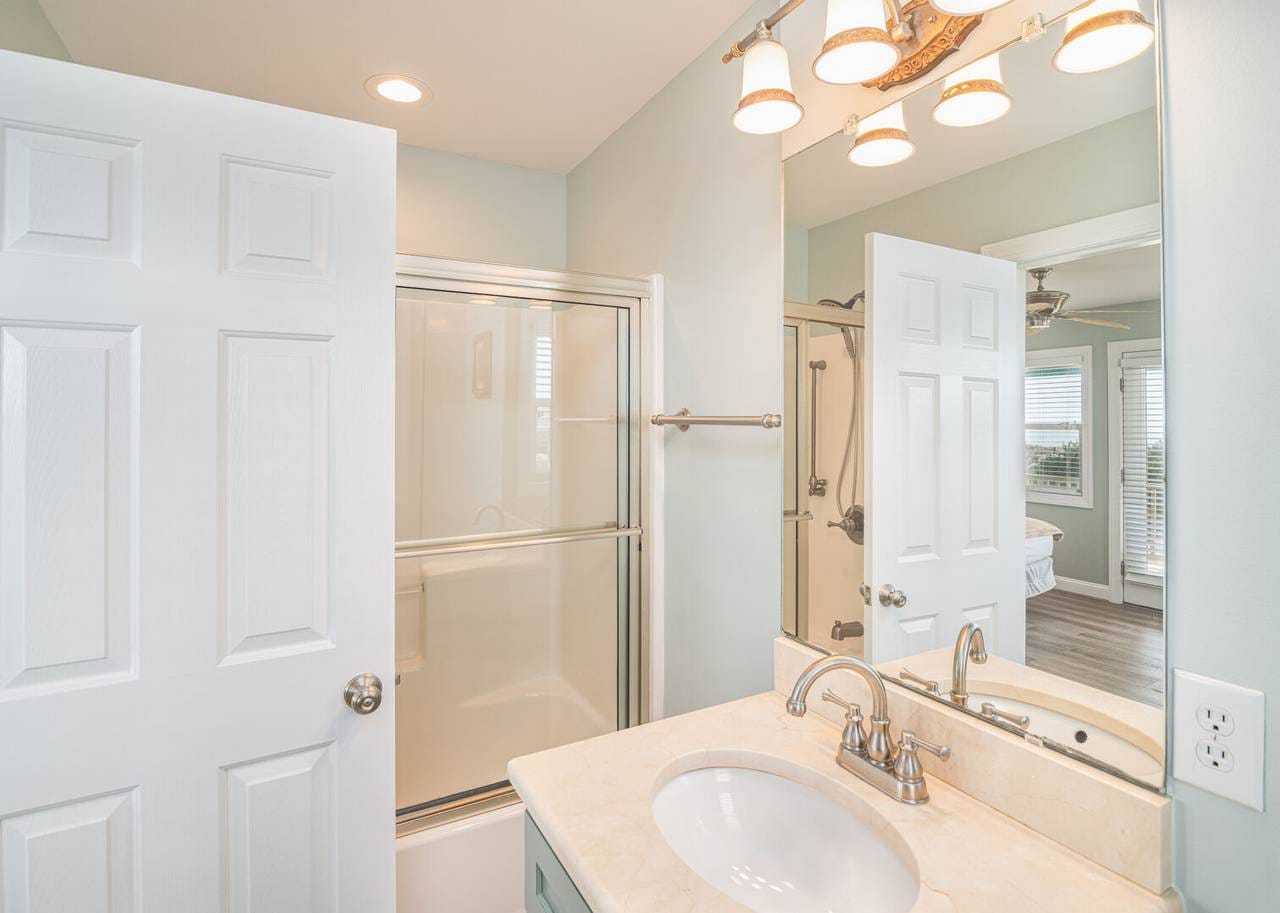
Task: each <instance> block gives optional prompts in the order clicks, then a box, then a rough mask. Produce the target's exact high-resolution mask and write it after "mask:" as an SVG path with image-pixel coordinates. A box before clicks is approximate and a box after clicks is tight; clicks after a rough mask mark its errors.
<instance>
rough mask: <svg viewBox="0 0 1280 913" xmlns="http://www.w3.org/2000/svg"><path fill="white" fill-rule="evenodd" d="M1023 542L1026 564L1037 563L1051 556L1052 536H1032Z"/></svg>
mask: <svg viewBox="0 0 1280 913" xmlns="http://www.w3.org/2000/svg"><path fill="white" fill-rule="evenodd" d="M1024 541H1025V542H1026V546H1025V549H1026V557H1027V564H1031V563H1032V562H1033V561H1039V560H1040V559H1041V558H1048V557H1050V556H1051V555H1052V554H1053V537H1052V536H1033V537H1031V538H1030V539H1026V540H1024Z"/></svg>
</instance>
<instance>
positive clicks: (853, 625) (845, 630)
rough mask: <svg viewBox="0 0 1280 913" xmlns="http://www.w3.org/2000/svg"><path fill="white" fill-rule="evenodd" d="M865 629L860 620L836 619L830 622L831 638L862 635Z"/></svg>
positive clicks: (840, 638) (839, 638)
mask: <svg viewBox="0 0 1280 913" xmlns="http://www.w3.org/2000/svg"><path fill="white" fill-rule="evenodd" d="M864 633H865V629H864V628H863V627H862V622H860V621H841V620H840V619H838V618H837V619H836V620H835V621H834V622H832V623H831V639H832V640H844V639H845V638H846V637H862V636H863V635H864Z"/></svg>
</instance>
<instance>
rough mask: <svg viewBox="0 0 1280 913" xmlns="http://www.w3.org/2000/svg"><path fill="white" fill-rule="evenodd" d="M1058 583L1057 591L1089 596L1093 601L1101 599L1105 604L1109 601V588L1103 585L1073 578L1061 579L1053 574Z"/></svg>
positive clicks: (1061, 577) (1059, 575)
mask: <svg viewBox="0 0 1280 913" xmlns="http://www.w3.org/2000/svg"><path fill="white" fill-rule="evenodd" d="M1054 577H1055V578H1057V581H1058V587H1057V588H1058V589H1060V590H1064V591H1065V592H1068V593H1075V594H1076V595H1077V596H1091V597H1093V598H1094V599H1101V600H1103V601H1105V602H1110V601H1111V587H1110V586H1108V585H1107V584H1105V583H1092V582H1090V581H1088V580H1076V579H1075V578H1074V577H1063V576H1062V575H1061V574H1054Z"/></svg>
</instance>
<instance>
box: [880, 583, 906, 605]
mask: <svg viewBox="0 0 1280 913" xmlns="http://www.w3.org/2000/svg"><path fill="white" fill-rule="evenodd" d="M880 604H881V605H882V606H895V607H896V608H899V609H900V608H902V607H903V606H904V605H906V604H907V594H906V593H904V592H902V590H900V589H898V588H897V587H895V586H894V585H893V584H892V583H886V584H885V585H884V586H882V587H880Z"/></svg>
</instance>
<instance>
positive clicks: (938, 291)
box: [782, 2, 1166, 790]
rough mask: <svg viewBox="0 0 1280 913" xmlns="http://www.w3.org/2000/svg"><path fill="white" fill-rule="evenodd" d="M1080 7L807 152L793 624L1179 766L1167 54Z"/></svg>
mask: <svg viewBox="0 0 1280 913" xmlns="http://www.w3.org/2000/svg"><path fill="white" fill-rule="evenodd" d="M1142 7H1143V10H1142V12H1143V14H1144V15H1145V17H1146V19H1147V20H1148V21H1154V14H1155V11H1154V10H1153V9H1152V8H1151V4H1150V3H1146V2H1144V3H1143V4H1142ZM1066 28H1067V23H1066V22H1065V21H1063V20H1058V21H1053V22H1048V23H1045V24H1044V31H1043V33H1042V34H1040V35H1039V36H1038V37H1034V38H1033V39H1032V40H1023V38H1022V36H1021V35H1007V36H1005V38H1004V41H1003V43H1002V42H1001V41H1000V40H999V36H996V38H995V40H993V39H992V36H990V35H985V36H984V40H986V41H988V42H989V44H988V46H991V47H994V48H996V49H997V51H998V54H997V56H996V57H992V58H986V59H985V60H984V61H983V62H981V63H980V64H979V66H980V68H981V72H971V73H969V74H967V78H966V79H962V80H956V79H951V80H947V81H946V84H944V78H945V76H944V75H942V74H943V73H944V71H945V70H947V69H948V68H947V67H945V66H944V67H939V68H938V70H939V75H937V76H936V78H935V77H934V76H933V75H931V76H926V77H925V78H923V79H920V80H918V83H919V86H918V88H917V89H916V90H915V91H914V92H913V93H912V94H910V95H909V96H907V97H906V98H905V100H903V101H901V102H899V103H897V104H894V105H892V106H890V107H888V108H885V109H882V110H881V111H879V112H875V111H866V112H856V113H857V114H858V115H859V116H860V117H861V120H859V121H857V122H856V123H853V124H851V126H850V127H849V128H848V129H846V131H845V132H842V133H839V134H836V135H834V136H831V137H829V138H827V139H826V140H824V141H822V142H820V143H817V144H816V145H813V146H811V147H809V148H808V149H805V150H804V151H802V152H800V153H798V154H796V155H794V156H792V157H791V158H789V159H788V160H787V161H786V162H785V164H784V177H785V223H786V235H785V237H786V249H785V296H786V306H785V318H784V326H783V337H782V338H783V346H784V353H785V355H784V365H785V372H786V374H785V384H786V388H785V404H786V406H785V408H786V411H787V414H786V416H785V417H784V418H785V423H784V431H785V433H786V435H787V446H786V460H785V473H784V475H785V477H784V489H785V503H784V507H785V512H784V516H783V527H782V532H783V549H784V563H783V566H784V576H785V583H784V595H783V602H782V612H783V628H784V630H785V631H786V633H788V634H789V635H791V636H793V637H796V638H798V639H800V640H803V641H805V642H807V643H809V644H812V645H814V646H816V647H818V648H820V649H822V650H826V651H830V652H839V653H848V654H852V655H856V656H860V657H863V658H865V659H867V660H868V661H870V662H873V663H875V664H876V665H877V666H878V667H879V668H880V669H881V671H882V673H883V674H884V676H885V678H886V679H887V680H892V681H894V682H895V683H897V684H898V685H900V686H902V687H908V688H915V689H917V690H918V691H920V692H921V693H924V694H928V695H930V696H931V697H934V698H936V699H937V700H939V701H944V702H946V703H948V704H950V705H952V706H953V707H955V708H956V709H957V710H959V711H962V712H966V713H970V714H973V715H974V716H976V717H981V718H983V719H985V720H987V721H988V722H990V723H991V725H993V726H999V727H1001V728H1003V729H1005V730H1007V731H1009V732H1012V733H1015V734H1021V735H1024V736H1026V737H1028V738H1030V739H1032V740H1034V741H1037V742H1040V743H1042V744H1043V745H1045V746H1047V747H1049V748H1051V749H1053V750H1057V751H1062V752H1064V753H1066V754H1069V755H1071V756H1073V757H1075V758H1076V759H1078V760H1079V761H1080V762H1081V763H1089V764H1093V765H1095V766H1097V767H1099V768H1101V769H1104V770H1107V771H1109V772H1111V773H1113V774H1115V775H1116V776H1119V777H1122V778H1124V779H1126V780H1128V781H1130V782H1132V783H1135V784H1138V785H1142V786H1145V787H1147V788H1151V789H1157V790H1160V789H1163V787H1164V782H1165V776H1164V757H1165V751H1164V740H1165V739H1164V732H1165V724H1164V703H1165V695H1164V682H1165V674H1164V643H1165V638H1164V617H1163V605H1164V598H1163V597H1164V593H1163V585H1164V579H1165V515H1166V503H1165V484H1164V452H1165V451H1164V415H1165V409H1164V371H1163V363H1162V345H1161V247H1160V240H1161V239H1160V224H1161V222H1160V180H1159V143H1158V135H1159V134H1158V125H1157V105H1156V100H1157V70H1156V57H1157V55H1156V53H1155V52H1154V50H1153V49H1152V48H1150V47H1148V48H1147V49H1146V50H1145V51H1143V52H1142V53H1139V54H1137V55H1136V56H1134V57H1132V58H1131V59H1129V60H1127V61H1125V62H1123V63H1120V64H1118V65H1115V66H1111V67H1109V68H1107V69H1104V70H1100V71H1097V72H1090V73H1074V74H1069V73H1066V72H1063V71H1062V70H1061V69H1059V68H1058V67H1056V66H1055V62H1054V57H1055V54H1056V53H1057V52H1058V50H1059V48H1061V47H1062V46H1063V39H1064V34H1065V31H1066ZM981 34H982V33H981V32H975V37H976V36H978V35H981ZM997 61H998V65H997ZM1059 62H1061V61H1059ZM957 82H959V83H962V85H961V86H960V91H956V90H955V83H957ZM975 87H976V88H975ZM944 94H945V95H946V97H947V99H948V102H947V103H942V99H943V96H944ZM957 99H958V103H957ZM1010 101H1011V104H1009V102H1010ZM1005 109H1007V110H1005ZM1002 111H1003V113H1001V112H1002ZM993 115H996V116H995V118H994V119H991V120H987V119H988V118H991V117H992V116H993ZM979 121H981V122H980V123H975V124H974V125H971V126H956V125H953V124H954V123H957V122H959V123H964V122H979ZM903 156H906V157H905V158H904V157H903Z"/></svg>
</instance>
